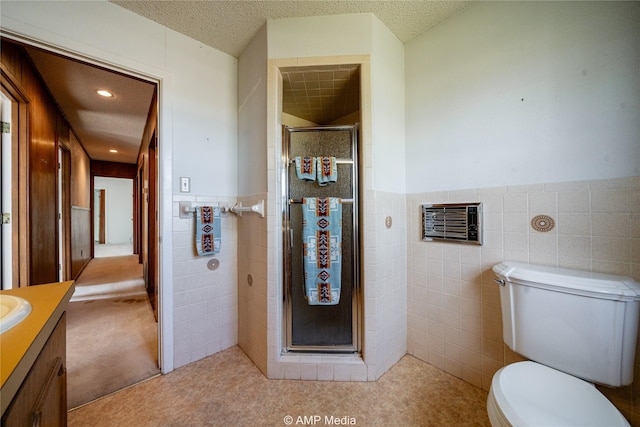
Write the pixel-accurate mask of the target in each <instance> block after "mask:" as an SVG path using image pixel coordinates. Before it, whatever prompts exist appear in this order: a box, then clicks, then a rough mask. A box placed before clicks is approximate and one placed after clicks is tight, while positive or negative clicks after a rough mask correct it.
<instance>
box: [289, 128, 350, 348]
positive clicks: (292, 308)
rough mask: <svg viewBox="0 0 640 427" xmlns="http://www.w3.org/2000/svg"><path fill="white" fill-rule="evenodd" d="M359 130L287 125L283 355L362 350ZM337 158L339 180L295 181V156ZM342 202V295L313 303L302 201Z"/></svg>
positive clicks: (296, 179)
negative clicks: (307, 277)
mask: <svg viewBox="0 0 640 427" xmlns="http://www.w3.org/2000/svg"><path fill="white" fill-rule="evenodd" d="M357 140H358V135H357V126H356V125H354V126H320V127H308V128H289V127H286V126H285V127H284V152H285V169H286V170H285V171H284V181H285V182H286V195H285V197H286V200H285V212H284V239H283V240H284V251H285V254H284V271H285V283H284V291H285V302H286V303H285V318H286V322H285V324H286V326H285V327H286V331H285V332H286V334H285V336H286V343H285V351H308V352H349V353H351V352H357V351H359V350H360V343H359V340H360V333H359V326H360V323H361V322H360V297H359V290H360V286H359V282H358V280H359V262H358V260H359V253H358V252H359V245H358V242H359V239H358V203H357V202H358V191H357V190H358V185H357V183H358V180H357V178H358V173H357V167H358V162H357V159H358V156H357ZM297 156H300V157H304V156H310V157H320V156H331V157H335V158H336V167H337V170H338V175H337V176H338V178H337V181H336V182H335V183H332V184H328V185H326V186H320V185H319V184H318V182H316V181H303V180H300V179H298V178H297V175H296V167H295V161H294V159H295V157H297ZM309 197H338V198H341V199H342V256H341V263H342V268H341V278H340V279H341V280H340V282H341V293H340V302H339V303H338V304H337V305H310V304H309V303H308V301H307V299H306V297H305V286H304V268H303V239H302V207H303V205H302V199H303V198H309Z"/></svg>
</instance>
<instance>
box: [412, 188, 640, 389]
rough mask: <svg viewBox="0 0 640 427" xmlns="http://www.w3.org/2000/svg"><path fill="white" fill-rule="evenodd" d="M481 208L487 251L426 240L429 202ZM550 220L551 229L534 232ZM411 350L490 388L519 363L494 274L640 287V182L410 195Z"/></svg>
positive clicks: (467, 379)
mask: <svg viewBox="0 0 640 427" xmlns="http://www.w3.org/2000/svg"><path fill="white" fill-rule="evenodd" d="M462 200H464V201H469V202H473V201H481V202H483V211H484V212H483V213H484V221H483V225H484V244H483V245H482V246H470V245H469V246H468V245H461V244H450V243H442V242H421V241H420V238H419V236H420V213H419V206H420V204H422V203H434V202H457V201H462ZM538 214H544V215H549V216H551V217H552V218H553V219H554V220H555V227H554V229H553V230H551V231H549V232H546V233H542V232H538V231H535V230H534V229H533V228H532V227H531V226H530V221H531V219H532V217H534V216H535V215H538ZM407 224H408V225H409V226H408V230H407V231H408V234H407V250H408V254H407V255H408V256H407V266H408V268H407V270H408V271H407V283H408V306H407V310H408V333H409V337H408V352H409V353H411V354H413V355H415V356H416V357H418V358H420V359H422V360H425V361H427V362H430V363H432V364H433V365H435V366H437V367H439V368H441V369H443V370H445V371H447V372H449V373H451V374H453V375H455V376H458V377H460V378H462V379H464V380H466V381H468V382H470V383H472V384H475V385H477V386H479V387H482V388H484V389H488V388H489V386H490V381H491V378H492V376H493V374H494V373H495V371H496V370H498V369H499V368H500V367H502V366H504V365H505V364H508V363H511V362H512V361H514V360H519V359H520V357H519V356H518V355H516V354H514V353H512V352H511V351H510V350H509V349H508V348H507V347H506V346H505V345H504V344H503V341H502V319H501V313H500V300H499V294H498V289H497V287H496V286H495V285H494V283H493V274H492V272H491V268H492V267H493V265H495V264H497V263H499V262H500V261H503V260H506V259H509V260H517V261H524V262H529V263H536V264H546V265H554V266H563V267H568V268H577V269H583V270H592V271H599V272H604V273H614V274H621V275H626V276H630V277H632V278H634V279H635V280H640V177H630V178H621V179H609V180H594V181H581V182H563V183H547V184H536V185H523V186H509V187H500V188H480V189H471V190H467V191H454V192H450V193H449V192H434V193H418V194H409V195H407Z"/></svg>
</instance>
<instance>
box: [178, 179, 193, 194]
mask: <svg viewBox="0 0 640 427" xmlns="http://www.w3.org/2000/svg"><path fill="white" fill-rule="evenodd" d="M180 191H181V192H183V193H189V192H190V191H191V179H190V178H188V177H186V176H181V177H180Z"/></svg>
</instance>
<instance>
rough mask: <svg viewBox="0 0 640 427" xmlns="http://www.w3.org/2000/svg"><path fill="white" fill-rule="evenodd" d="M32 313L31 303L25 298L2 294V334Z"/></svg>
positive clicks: (0, 322) (0, 321)
mask: <svg viewBox="0 0 640 427" xmlns="http://www.w3.org/2000/svg"><path fill="white" fill-rule="evenodd" d="M29 313H31V304H29V301H27V300H26V299H24V298H20V297H16V296H13V295H0V334H1V333H3V332H4V331H6V330H7V329H10V328H12V327H14V326H15V325H17V324H18V323H20V322H22V321H23V320H24V319H25V317H27V316H28V315H29Z"/></svg>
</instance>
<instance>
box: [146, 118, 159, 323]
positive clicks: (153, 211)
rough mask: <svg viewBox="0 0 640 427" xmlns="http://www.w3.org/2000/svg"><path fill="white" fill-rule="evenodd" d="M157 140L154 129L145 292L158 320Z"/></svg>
mask: <svg viewBox="0 0 640 427" xmlns="http://www.w3.org/2000/svg"><path fill="white" fill-rule="evenodd" d="M157 182H158V140H157V137H156V132H155V131H154V132H153V134H152V135H151V140H150V141H149V207H148V209H147V214H148V219H147V226H148V228H149V233H148V234H147V268H148V270H147V293H148V294H149V299H150V300H151V306H152V307H153V314H154V316H155V318H156V320H158V252H159V251H158V249H159V248H158V217H159V215H158V184H157Z"/></svg>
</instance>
